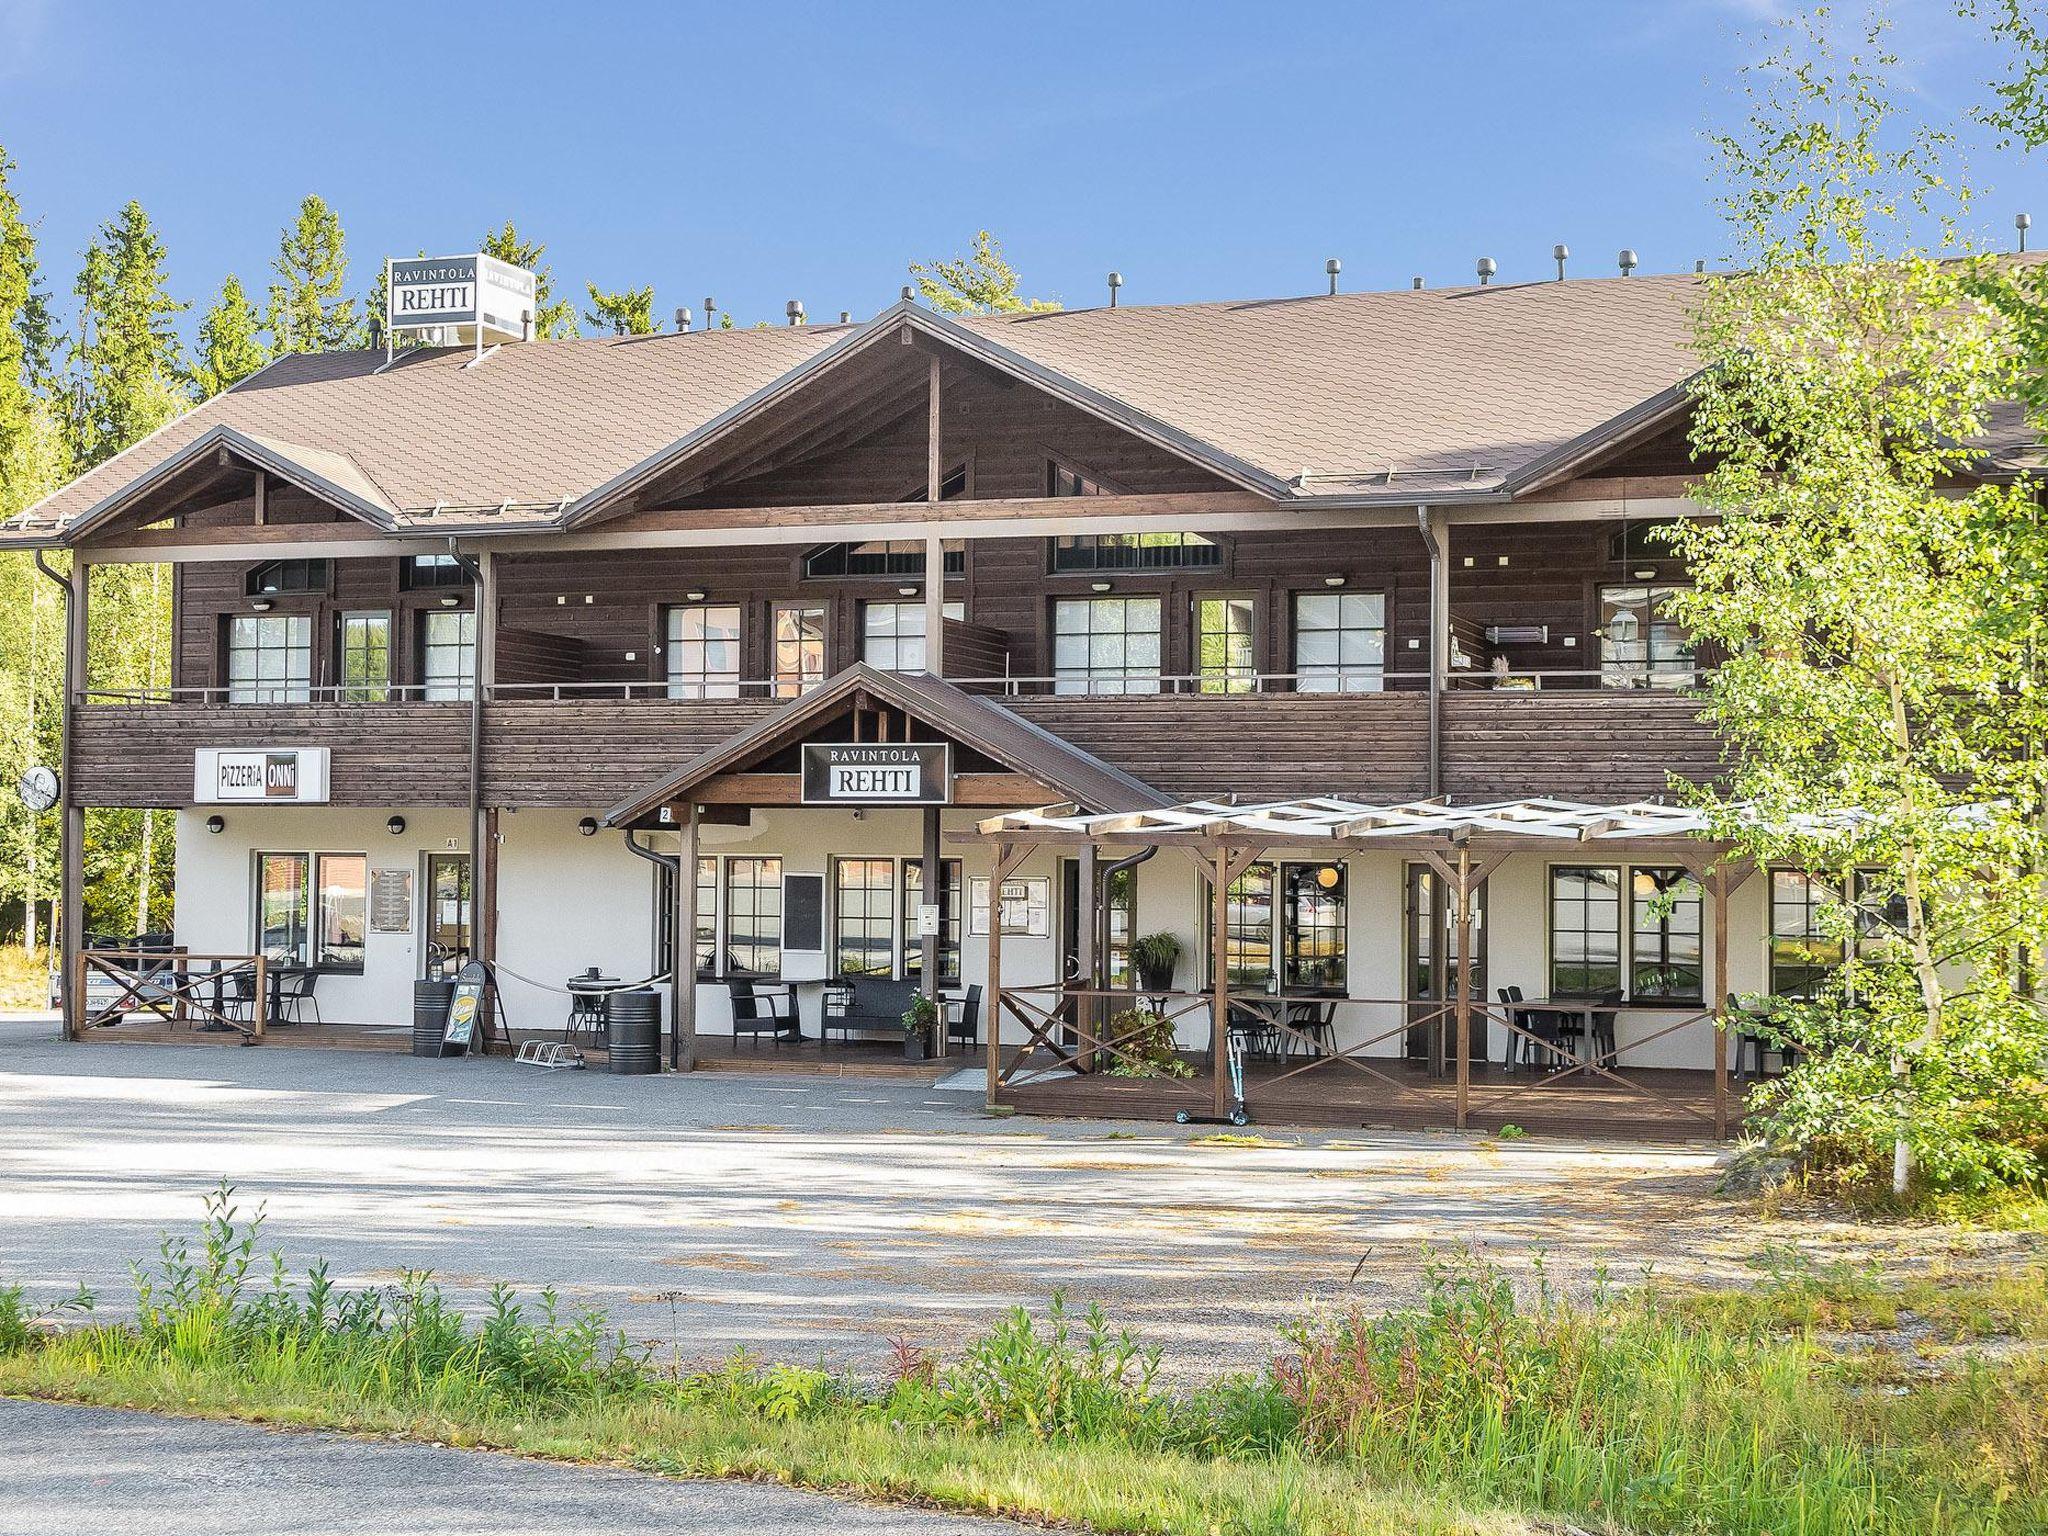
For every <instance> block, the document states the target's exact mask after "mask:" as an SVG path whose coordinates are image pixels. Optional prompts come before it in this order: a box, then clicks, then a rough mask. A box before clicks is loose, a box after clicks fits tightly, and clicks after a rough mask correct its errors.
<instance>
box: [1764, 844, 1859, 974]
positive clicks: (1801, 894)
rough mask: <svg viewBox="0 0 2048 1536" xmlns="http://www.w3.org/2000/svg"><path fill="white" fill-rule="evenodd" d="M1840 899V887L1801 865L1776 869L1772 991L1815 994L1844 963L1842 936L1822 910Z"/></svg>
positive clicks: (1772, 901)
mask: <svg viewBox="0 0 2048 1536" xmlns="http://www.w3.org/2000/svg"><path fill="white" fill-rule="evenodd" d="M1840 900H1841V893H1840V890H1839V888H1838V887H1837V886H1836V885H1835V883H1834V882H1833V881H1831V880H1827V879H1824V878H1823V877H1821V876H1819V875H1809V874H1805V873H1803V872H1802V871H1800V870H1796V869H1774V870H1772V871H1771V991H1772V992H1773V993H1774V994H1776V995H1777V996H1779V997H1789V998H1801V999H1807V998H1812V997H1813V996H1814V995H1815V994H1816V993H1817V992H1818V991H1819V990H1820V988H1821V986H1822V985H1823V984H1824V983H1825V982H1826V981H1827V979H1828V975H1829V973H1830V972H1832V971H1833V970H1834V969H1835V967H1836V966H1838V965H1840V964H1841V963H1842V939H1841V935H1840V933H1839V932H1836V931H1832V930H1831V929H1830V927H1829V925H1828V922H1827V919H1826V918H1825V917H1824V916H1823V915H1822V914H1823V913H1825V912H1826V910H1827V909H1828V908H1829V907H1830V906H1832V905H1834V904H1836V903H1838V902H1839V901H1840Z"/></svg>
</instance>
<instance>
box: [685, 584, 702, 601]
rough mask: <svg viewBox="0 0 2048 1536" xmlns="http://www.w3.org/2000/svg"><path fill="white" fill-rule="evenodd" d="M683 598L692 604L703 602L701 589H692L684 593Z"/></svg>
mask: <svg viewBox="0 0 2048 1536" xmlns="http://www.w3.org/2000/svg"><path fill="white" fill-rule="evenodd" d="M683 596H685V597H687V598H688V599H689V600H690V601H691V602H693V603H701V602H703V601H704V589H703V588H702V587H692V588H690V590H689V591H687V592H685V593H684V594H683Z"/></svg>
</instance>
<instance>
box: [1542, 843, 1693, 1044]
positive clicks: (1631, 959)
mask: <svg viewBox="0 0 2048 1536" xmlns="http://www.w3.org/2000/svg"><path fill="white" fill-rule="evenodd" d="M1563 870H1589V871H1599V872H1603V873H1611V874H1613V875H1614V877H1615V880H1616V885H1615V893H1616V924H1617V927H1618V930H1619V931H1618V933H1617V935H1616V948H1615V956H1616V959H1615V982H1614V985H1613V986H1611V987H1601V988H1596V989H1591V990H1588V989H1586V988H1583V987H1581V988H1567V987H1561V986H1560V985H1559V981H1558V953H1557V940H1558V935H1559V932H1560V930H1559V926H1558V921H1557V916H1558V914H1557V876H1558V873H1559V872H1560V871H1563ZM1639 875H1647V876H1650V877H1652V878H1653V879H1654V878H1655V877H1657V876H1659V875H1676V876H1677V877H1678V880H1677V882H1676V883H1677V884H1678V885H1680V886H1683V885H1684V884H1687V883H1690V884H1691V886H1692V893H1691V894H1690V895H1681V896H1680V897H1679V899H1678V900H1679V905H1680V906H1689V907H1691V908H1692V911H1693V918H1692V922H1693V929H1692V931H1691V932H1690V933H1688V932H1687V931H1686V929H1685V928H1684V927H1683V926H1678V927H1674V926H1673V920H1674V919H1675V918H1677V916H1678V914H1677V912H1676V911H1674V912H1671V913H1667V914H1666V915H1665V916H1663V917H1662V918H1659V919H1657V927H1656V928H1655V929H1654V930H1653V929H1649V928H1643V927H1639V926H1638V923H1639V914H1640V913H1641V911H1642V909H1643V908H1645V907H1646V906H1647V905H1649V904H1650V903H1651V902H1653V901H1654V900H1655V899H1656V898H1655V895H1654V893H1647V894H1646V893H1639V892H1638V890H1637V888H1636V887H1637V877H1638V876H1639ZM1543 901H1544V907H1543V911H1544V924H1543V975H1544V986H1545V990H1546V992H1547V993H1548V995H1549V996H1552V997H1573V998H1587V997H1600V996H1604V995H1606V994H1607V993H1611V992H1618V993H1620V995H1621V1001H1622V1002H1623V1003H1626V1004H1628V1005H1629V1006H1630V1007H1635V1008H1647V1009H1659V1008H1672V1009H1678V1008H1698V1007H1702V1006H1704V1004H1705V1002H1706V984H1707V968H1706V962H1707V948H1706V892H1705V891H1704V890H1703V889H1702V888H1701V886H1700V882H1699V877H1698V876H1697V875H1695V874H1693V872H1692V871H1691V870H1688V869H1685V868H1683V867H1682V866H1680V865H1675V864H1657V863H1642V864H1638V863H1634V862H1631V861H1628V860H1617V861H1616V862H1614V863H1611V864H1607V863H1598V862H1588V861H1586V860H1583V859H1558V860H1554V861H1551V862H1549V863H1546V864H1545V865H1544V867H1543ZM1651 932H1656V933H1659V934H1662V935H1663V936H1664V938H1665V941H1666V943H1667V945H1668V943H1669V941H1671V940H1673V939H1684V938H1691V939H1692V940H1693V941H1694V946H1695V949H1696V951H1697V954H1696V958H1695V960H1694V962H1693V968H1694V969H1695V970H1696V971H1697V973H1698V977H1699V984H1698V988H1697V990H1695V991H1693V992H1689V993H1687V992H1668V993H1658V992H1645V991H1643V990H1642V989H1641V988H1640V987H1639V986H1638V985H1637V979H1638V977H1637V971H1638V967H1639V966H1640V965H1641V964H1643V963H1645V961H1646V959H1647V958H1648V957H1646V956H1645V955H1644V953H1643V947H1642V945H1641V944H1640V943H1639V940H1640V939H1641V938H1642V936H1643V935H1645V934H1648V933H1651ZM1575 963H1576V964H1578V965H1579V966H1580V967H1581V968H1585V967H1589V966H1591V965H1592V964H1594V963H1596V962H1594V961H1592V960H1589V959H1585V958H1581V959H1579V960H1578V961H1577V962H1575ZM1680 964H1682V962H1680ZM1676 968H1678V966H1677V965H1674V969H1676Z"/></svg>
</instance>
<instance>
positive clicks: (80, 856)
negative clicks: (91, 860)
mask: <svg viewBox="0 0 2048 1536" xmlns="http://www.w3.org/2000/svg"><path fill="white" fill-rule="evenodd" d="M34 555H35V563H36V569H37V570H39V571H41V572H42V573H43V574H44V575H45V576H47V577H49V578H50V580H51V581H53V582H55V583H56V584H57V590H58V591H59V592H61V593H63V594H64V608H63V613H64V685H63V688H62V690H61V694H60V700H59V707H58V711H57V725H58V737H57V739H58V746H57V783H58V785H59V789H58V799H57V808H58V811H59V814H60V815H61V816H62V817H63V821H62V823H61V826H62V831H61V833H60V834H59V835H60V841H59V843H58V851H57V899H56V900H55V901H53V902H51V903H50V914H51V916H52V917H53V918H55V919H56V924H57V929H58V934H57V955H58V959H57V969H58V977H57V985H58V994H57V995H58V997H59V998H60V999H61V1000H62V1002H63V1005H64V1014H63V1020H64V1022H63V1034H64V1038H65V1039H67V1040H76V1039H77V1038H78V1033H79V1027H80V1025H81V1024H83V1022H84V1019H85V998H84V996H83V993H82V989H80V988H78V987H77V986H76V985H75V983H76V981H77V978H78V970H79V965H78V951H79V949H80V947H81V946H82V943H83V941H84V938H85V935H84V934H82V933H80V932H79V931H78V930H79V926H80V924H81V923H82V922H83V920H84V913H83V911H82V910H80V911H74V910H73V903H72V901H71V887H72V884H73V882H72V878H71V871H72V868H73V866H74V865H78V866H79V867H80V868H81V869H82V868H83V861H84V858H85V849H84V846H83V842H84V830H85V812H84V811H83V810H82V809H81V810H80V811H79V813H78V815H77V817H76V818H75V820H76V823H77V827H76V830H75V831H74V829H73V822H74V817H73V816H72V811H71V795H72V789H71V766H72V765H71V759H72V754H73V751H74V750H75V743H74V742H73V740H72V730H71V711H72V708H73V699H72V691H71V685H72V681H73V670H72V669H73V668H74V666H75V667H76V668H77V669H78V670H77V674H76V676H77V679H78V681H79V682H81V683H82V682H83V681H84V677H85V667H84V658H83V657H78V658H76V659H74V658H73V656H72V654H71V650H72V645H73V643H74V642H75V640H76V639H77V636H76V635H75V633H74V626H73V625H72V622H71V603H72V594H71V578H70V577H69V576H64V575H60V574H59V573H58V572H57V571H56V570H55V569H54V568H52V566H51V565H50V563H49V561H48V560H46V559H44V558H43V551H42V550H40V549H38V550H35V551H34ZM74 558H75V557H74ZM29 835H30V836H31V837H33V836H34V835H35V833H34V829H33V828H31V829H30V833H29ZM74 839H76V840H77V841H78V842H79V844H80V846H78V847H73V846H72V842H73V840H74ZM29 902H30V904H31V906H33V904H34V902H35V893H34V892H33V891H31V892H29ZM82 905H83V904H82V903H80V906H81V907H82ZM74 992H79V993H80V995H79V996H76V997H74V996H73V995H72V994H73V993H74Z"/></svg>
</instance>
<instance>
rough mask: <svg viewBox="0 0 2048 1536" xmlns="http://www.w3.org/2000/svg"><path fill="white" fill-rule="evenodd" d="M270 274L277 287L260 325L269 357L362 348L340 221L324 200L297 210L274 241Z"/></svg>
mask: <svg viewBox="0 0 2048 1536" xmlns="http://www.w3.org/2000/svg"><path fill="white" fill-rule="evenodd" d="M270 269H271V270H272V271H273V272H275V273H276V274H277V277H278V281H277V282H275V283H273V284H271V286H270V305H269V309H268V311H267V312H266V313H265V315H264V321H263V323H264V329H266V330H267V331H269V333H270V351H271V355H272V356H280V355H282V354H284V353H286V352H334V351H339V350H341V349H343V348H346V347H354V346H360V345H361V344H362V340H363V337H362V328H361V322H360V319H359V317H358V315H357V311H356V301H355V300H354V299H352V298H350V297H348V294H347V286H348V254H347V251H346V249H345V246H344V239H343V236H342V232H341V219H340V217H339V216H338V215H337V214H336V213H335V211H334V210H333V209H332V208H330V207H328V206H327V203H326V200H325V199H323V198H321V197H319V196H317V195H313V196H308V197H307V198H306V199H305V201H303V202H302V203H300V204H299V216H298V218H297V219H295V220H294V221H293V222H292V224H291V226H290V227H289V228H287V229H286V230H285V231H284V232H283V233H282V234H281V235H279V236H278V241H277V260H275V261H273V262H272V263H271V264H270Z"/></svg>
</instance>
